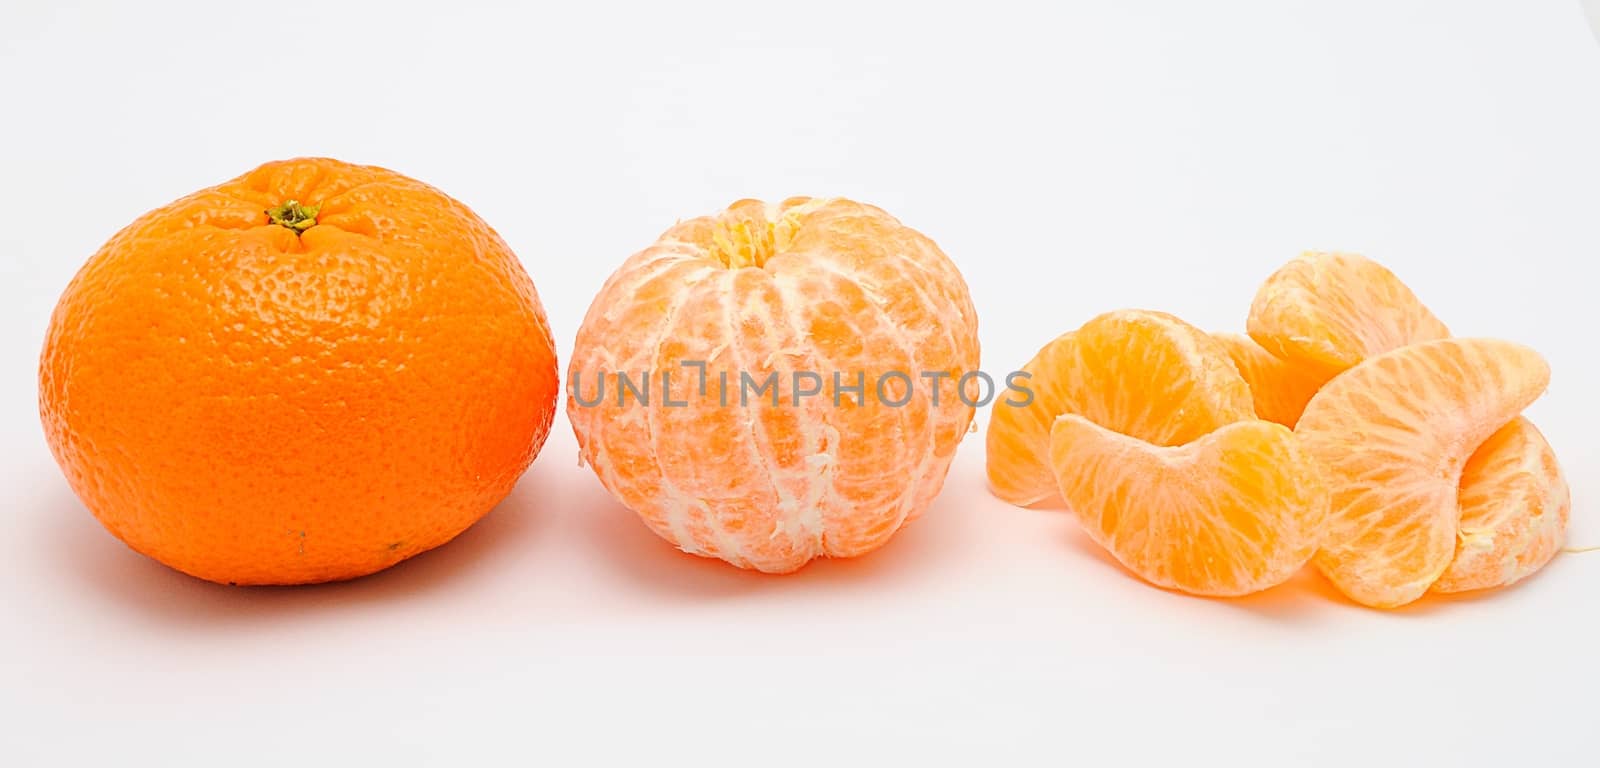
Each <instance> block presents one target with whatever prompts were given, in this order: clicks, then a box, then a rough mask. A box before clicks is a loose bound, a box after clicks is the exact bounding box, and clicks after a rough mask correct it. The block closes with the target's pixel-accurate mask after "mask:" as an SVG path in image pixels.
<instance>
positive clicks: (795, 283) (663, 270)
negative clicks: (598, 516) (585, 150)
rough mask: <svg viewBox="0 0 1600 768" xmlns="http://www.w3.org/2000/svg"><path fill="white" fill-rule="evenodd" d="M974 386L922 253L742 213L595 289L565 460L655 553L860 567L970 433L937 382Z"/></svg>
mask: <svg viewBox="0 0 1600 768" xmlns="http://www.w3.org/2000/svg"><path fill="white" fill-rule="evenodd" d="M686 364H688V365H686ZM977 367H978V338H977V315H976V312H975V311H974V309H973V307H972V302H971V299H970V297H969V295H968V292H967V288H966V283H965V282H964V281H963V279H962V277H961V275H960V273H959V272H958V271H957V270H956V268H955V265H954V264H953V263H952V262H951V261H950V260H949V259H948V258H947V257H946V256H945V255H944V253H943V252H942V251H940V250H939V248H938V246H936V245H935V244H934V243H933V241H931V240H929V239H928V238H927V237H925V236H923V235H922V234H920V233H918V232H916V231H915V230H913V229H911V228H909V227H906V226H905V225H903V224H901V223H900V222H899V221H897V220H895V219H894V218H893V217H891V216H890V215H889V214H887V213H885V212H883V211H882V210H880V209H878V208H875V207H873V206H870V205H865V204H862V203H857V202H853V201H850V200H845V199H842V198H832V199H821V198H803V197H802V198H791V199H788V200H785V201H783V202H782V203H779V204H769V203H763V202H760V201H755V200H741V201H738V202H736V203H734V204H733V205H731V206H729V207H728V209H727V210H725V211H723V212H721V213H718V214H716V215H713V216H704V217H699V218H695V219H691V220H688V221H684V222H681V223H679V224H678V225H676V226H674V227H672V228H671V229H669V230H668V231H667V232H666V233H664V234H663V235H662V236H661V238H660V239H659V240H658V241H657V242H656V243H655V244H654V245H652V246H650V247H649V248H646V249H645V250H643V251H641V252H639V253H638V254H635V255H634V256H632V257H630V258H629V259H628V260H627V261H626V262H624V263H623V265H622V266H621V267H619V268H618V269H617V271H616V272H615V273H613V274H612V275H611V277H610V278H609V279H608V280H607V281H606V284H605V286H604V287H603V288H602V289H601V291H600V293H599V294H598V295H597V296H596V297H595V299H594V301H593V302H592V303H591V305H590V307H589V311H588V314H587V315H586V316H585V318H584V322H583V325H582V327H581V328H580V329H579V331H578V338H577V343H576V345H575V348H574V350H573V361H572V364H571V368H570V373H569V382H568V384H569V396H568V401H567V414H568V418H569V420H570V421H571V423H572V428H573V432H574V434H575V435H576V436H577V438H578V445H579V450H580V455H581V457H582V460H583V461H584V462H585V463H587V464H588V465H589V466H590V467H592V468H593V470H594V472H595V474H596V476H597V477H599V479H600V481H601V483H602V484H603V485H604V486H605V487H606V489H607V490H609V491H610V492H611V493H612V494H613V495H614V496H615V497H616V498H617V499H618V500H619V501H621V502H622V504H623V505H624V506H626V507H628V508H630V509H632V510H634V511H635V512H636V513H638V514H639V516H640V517H641V518H642V519H643V520H644V522H645V523H646V524H647V525H648V526H649V528H650V529H651V530H652V531H654V532H655V533H656V534H657V535H659V536H661V537H662V538H663V539H666V540H667V541H669V542H671V543H673V544H675V545H676V546H677V547H679V548H680V549H682V550H684V551H686V552H690V553H693V554H696V555H701V556H705V557H713V558H719V559H722V560H725V561H727V562H730V563H732V564H734V565H736V566H739V567H742V568H750V569H755V570H760V571H765V572H772V573H785V572H790V571H794V570H796V569H798V568H800V567H801V566H803V565H805V564H806V563H807V562H809V561H811V560H812V559H814V558H817V557H823V556H830V557H851V556H855V555H861V554H865V553H867V552H870V551H872V550H874V549H877V548H878V547H881V546H883V544H885V543H886V542H887V541H888V540H889V538H890V537H891V536H892V535H893V534H894V533H895V532H896V531H898V530H900V528H902V527H903V526H904V525H905V524H906V523H907V522H908V521H910V520H912V519H915V518H916V517H917V516H918V515H920V514H921V513H922V512H923V511H924V510H926V509H927V507H928V506H929V505H930V504H931V503H932V501H933V498H934V496H936V495H937V494H938V492H939V490H940V488H941V487H942V486H943V483H944V479H945V475H946V472H947V471H948V469H949V466H950V461H951V459H952V458H953V457H954V454H955V450H956V447H957V445H958V444H959V443H960V441H961V439H962V437H963V436H965V434H966V431H967V429H968V426H969V425H970V424H971V420H972V413H973V407H972V406H971V405H969V404H968V403H967V402H964V401H963V400H962V398H960V397H959V396H958V394H959V393H958V392H957V390H956V383H955V382H956V381H957V378H958V377H959V376H960V375H961V374H963V373H966V372H968V371H975V370H977ZM617 372H627V373H629V374H631V375H632V376H633V377H634V378H638V377H640V376H641V375H643V374H644V373H645V372H649V374H650V376H651V377H652V381H653V382H654V383H655V385H656V387H657V389H656V390H655V395H656V396H655V397H653V398H651V399H649V400H648V401H647V402H641V400H640V399H639V398H636V397H633V396H631V395H630V396H629V397H626V398H623V399H622V400H620V401H619V400H618V398H617V392H616V384H617V383H618V382H617V379H616V378H615V376H616V373H617ZM894 372H899V373H901V374H905V378H904V379H903V380H897V379H894V378H892V375H893V374H894ZM925 372H943V373H944V374H945V375H944V377H942V378H937V377H933V378H930V377H929V376H924V375H922V374H923V373H925ZM663 373H666V374H668V376H669V378H671V379H672V380H673V383H672V391H671V400H672V402H671V403H669V402H667V400H666V399H665V398H664V397H663V396H662V391H661V389H660V386H661V380H660V377H661V375H662V374H663ZM808 375H814V376H815V377H816V378H815V379H811V378H805V380H804V383H801V377H808ZM745 377H748V379H749V383H748V386H747V385H746V382H745V381H744V378H745ZM769 377H775V378H774V379H773V381H774V385H773V387H772V388H771V389H767V388H766V387H765V386H764V385H765V384H766V382H767V381H768V379H769ZM836 377H837V378H836ZM885 377H889V378H887V384H885V385H884V386H883V388H882V389H881V391H880V389H879V387H878V384H879V382H880V380H885ZM601 381H604V382H605V384H604V385H603V386H604V387H606V389H605V391H603V392H602V391H601V387H602V384H601V383H600V382H601ZM802 388H804V390H805V392H810V390H811V389H813V388H816V389H818V391H817V392H816V393H815V394H802ZM752 393H755V394H752ZM601 395H603V396H601ZM774 398H776V400H774ZM591 403H592V404H591Z"/></svg>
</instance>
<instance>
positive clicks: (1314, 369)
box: [1247, 253, 1450, 381]
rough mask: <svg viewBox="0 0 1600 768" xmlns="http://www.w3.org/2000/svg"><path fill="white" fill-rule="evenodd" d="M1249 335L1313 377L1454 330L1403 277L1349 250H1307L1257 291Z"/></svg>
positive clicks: (1325, 375) (1330, 374) (1325, 376)
mask: <svg viewBox="0 0 1600 768" xmlns="http://www.w3.org/2000/svg"><path fill="white" fill-rule="evenodd" d="M1247 329H1248V330H1249V332H1250V337H1251V338H1253V339H1255V340H1256V342H1257V343H1259V344H1260V345H1261V346H1262V347H1264V348H1265V349H1266V350H1267V351H1268V352H1271V353H1272V354H1273V355H1274V356H1275V357H1278V358H1280V359H1282V360H1284V361H1285V362H1287V363H1289V364H1290V365H1292V366H1293V367H1295V368H1296V369H1297V370H1299V371H1302V372H1303V373H1304V375H1306V376H1309V377H1321V379H1322V380H1323V381H1326V380H1328V379H1331V378H1333V377H1334V376H1335V375H1337V374H1338V373H1340V372H1341V371H1344V370H1345V369H1347V368H1349V367H1351V366H1353V365H1355V364H1357V363H1359V362H1361V361H1362V360H1365V359H1367V358H1369V357H1372V356H1374V355H1380V354H1383V353H1384V352H1388V351H1390V350H1393V349H1398V348H1399V347H1402V346H1405V345H1407V344H1415V343H1418V342H1423V341H1433V340H1435V339H1443V338H1446V337H1448V336H1449V335H1450V331H1449V329H1447V328H1445V325H1444V323H1441V322H1439V319H1438V318H1436V317H1434V316H1433V313H1432V312H1430V311H1428V308H1427V307H1425V306H1423V305H1422V302H1421V301H1419V300H1418V299H1417V297H1416V295H1415V294H1413V293H1412V292H1411V289H1410V288H1407V287H1406V285H1405V283H1402V282H1400V279H1399V278H1397V277H1395V275H1394V273H1392V272H1390V271H1389V270H1388V269H1386V268H1384V267H1383V266H1382V265H1381V264H1378V263H1377V262H1375V261H1373V260H1371V259H1368V258H1366V257H1363V256H1358V255H1355V254H1348V253H1306V254H1304V255H1302V256H1300V258H1297V259H1295V260H1293V261H1291V262H1289V263H1288V264H1285V265H1284V266H1283V267H1282V268H1280V269H1279V270H1278V271H1277V272H1275V273H1273V274H1272V276H1271V277H1268V278H1267V281H1266V282H1265V283H1264V284H1263V285H1262V286H1261V289H1260V290H1259V291H1257V292H1256V297H1255V300H1254V301H1253V302H1252V303H1251V305H1250V318H1249V321H1248V324H1247Z"/></svg>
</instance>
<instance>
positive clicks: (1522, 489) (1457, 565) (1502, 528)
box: [1433, 417, 1572, 592]
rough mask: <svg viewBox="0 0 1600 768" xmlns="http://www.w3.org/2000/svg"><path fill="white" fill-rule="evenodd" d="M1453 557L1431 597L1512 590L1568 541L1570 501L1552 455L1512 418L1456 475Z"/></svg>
mask: <svg viewBox="0 0 1600 768" xmlns="http://www.w3.org/2000/svg"><path fill="white" fill-rule="evenodd" d="M1459 500H1460V507H1461V519H1460V524H1459V526H1458V529H1457V534H1456V554H1455V559H1454V560H1452V561H1451V563H1450V567H1449V568H1446V569H1445V572H1444V575H1442V576H1440V577H1439V580H1438V581H1437V582H1434V584H1433V591H1435V592H1466V591H1469V590H1476V589H1490V588H1493V587H1502V586H1507V585H1510V584H1514V583H1516V582H1518V581H1520V580H1522V579H1523V578H1525V577H1527V576H1528V575H1530V574H1532V573H1533V572H1535V571H1537V570H1539V569H1540V568H1543V567H1544V566H1545V564H1546V563H1548V562H1550V559H1551V558H1553V557H1555V555H1556V553H1557V552H1559V551H1560V550H1561V543H1562V542H1563V541H1564V540H1565V538H1566V530H1567V519H1568V516H1569V515H1570V513H1571V509H1572V495H1571V492H1570V491H1569V490H1568V487H1567V481H1566V477H1565V476H1564V475H1563V474H1562V471H1561V465H1560V463H1559V462H1557V461H1556V455H1555V451H1554V450H1553V449H1552V448H1551V447H1550V443H1549V442H1548V441H1546V440H1545V437H1544V435H1543V434H1542V433H1540V432H1539V430H1538V428H1537V427H1535V426H1534V425H1533V423H1532V422H1530V421H1528V420H1527V419H1525V418H1520V417H1519V418H1517V419H1515V420H1513V421H1512V422H1511V423H1510V424H1507V425H1505V426H1504V427H1502V428H1501V429H1500V431H1498V432H1496V433H1494V435H1492V436H1490V438H1489V439H1488V440H1487V441H1485V442H1484V443H1483V445H1481V446H1479V448H1478V450H1477V451H1475V452H1474V453H1473V454H1472V457H1471V458H1469V459H1468V460H1467V464H1466V467H1465V469H1463V470H1462V472H1461V486H1460V493H1459Z"/></svg>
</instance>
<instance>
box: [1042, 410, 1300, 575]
mask: <svg viewBox="0 0 1600 768" xmlns="http://www.w3.org/2000/svg"><path fill="white" fill-rule="evenodd" d="M1050 461H1051V464H1052V465H1053V466H1054V467H1055V471H1056V477H1057V480H1058V483H1059V487H1060V489H1061V493H1062V495H1063V497H1064V498H1065V500H1066V503H1067V506H1068V508H1070V509H1071V510H1072V511H1073V513H1074V514H1075V515H1077V516H1078V518H1079V520H1080V522H1081V523H1082V524H1083V527H1084V529H1085V531H1087V532H1088V534H1089V536H1090V537H1091V538H1093V539H1094V540H1095V541H1096V542H1098V543H1099V544H1100V545H1101V546H1104V547H1105V548H1106V549H1107V550H1108V551H1110V552H1111V553H1112V554H1113V555H1114V556H1115V557H1116V558H1117V560H1118V561H1120V562H1121V563H1122V564H1123V565H1124V566H1126V567H1127V568H1128V569H1129V570H1130V571H1132V572H1133V573H1135V574H1137V575H1138V576H1140V577H1141V578H1143V579H1145V580H1147V581H1149V582H1151V583H1152V584H1156V585H1158V586H1162V587H1167V588H1171V589H1177V590H1181V591H1184V592H1189V593H1192V594H1198V595H1209V596H1232V595H1243V594H1249V593H1252V592H1256V591H1260V590H1262V589H1266V588H1268V587H1271V586H1274V585H1276V584H1279V583H1282V582H1283V581H1286V580H1288V579H1289V578H1290V577H1291V576H1293V575H1294V573H1295V572H1296V571H1298V570H1299V569H1300V567H1301V566H1303V565H1304V564H1305V563H1306V562H1307V561H1308V560H1309V559H1310V558H1311V556H1312V553H1313V552H1315V550H1316V545H1317V533H1318V531H1319V529H1320V527H1321V524H1322V520H1323V518H1324V516H1325V515H1326V513H1327V508H1328V494H1327V488H1326V486H1325V485H1324V484H1323V482H1322V479H1321V474H1320V472H1319V471H1318V468H1317V466H1316V465H1315V463H1314V462H1313V460H1312V459H1311V458H1310V457H1309V456H1307V455H1306V454H1305V453H1304V452H1303V451H1302V450H1301V449H1300V447H1299V445H1298V442H1297V439H1296V438H1295V436H1294V434H1293V433H1292V432H1290V431H1289V430H1288V429H1287V428H1285V427H1283V426H1282V425H1279V424H1273V423H1271V422H1267V421H1259V420H1247V421H1239V422H1235V423H1232V424H1228V425H1225V426H1223V427H1221V428H1219V429H1217V430H1215V431H1213V432H1211V433H1208V434H1206V435H1203V436H1201V437H1200V438H1198V439H1196V440H1194V441H1192V442H1189V443H1187V444H1185V445H1182V446H1177V447H1163V446H1157V445H1153V444H1151V443H1148V442H1145V441H1142V440H1139V439H1136V438H1133V437H1129V436H1127V435H1122V434H1118V433H1116V432H1113V431H1111V430H1108V429H1106V428H1104V427H1102V426H1100V425H1098V424H1095V423H1093V422H1091V421H1089V420H1087V419H1085V418H1083V417H1081V416H1077V415H1073V414H1069V415H1065V416H1062V417H1060V418H1059V419H1057V420H1056V422H1055V424H1054V426H1053V428H1052V430H1051V437H1050Z"/></svg>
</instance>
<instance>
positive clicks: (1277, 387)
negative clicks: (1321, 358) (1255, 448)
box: [1213, 333, 1327, 429]
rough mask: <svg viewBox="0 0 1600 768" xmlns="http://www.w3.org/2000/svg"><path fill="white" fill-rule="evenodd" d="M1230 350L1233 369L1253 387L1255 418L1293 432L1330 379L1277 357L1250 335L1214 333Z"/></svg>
mask: <svg viewBox="0 0 1600 768" xmlns="http://www.w3.org/2000/svg"><path fill="white" fill-rule="evenodd" d="M1213 335H1214V336H1215V337H1216V339H1217V341H1219V342H1221V343H1222V346H1223V347H1224V348H1225V349H1227V350H1228V355H1229V356H1230V357H1231V358H1232V359H1233V364H1234V367H1236V368H1238V369H1239V373H1240V375H1242V376H1244V380H1245V382H1246V383H1248V384H1249V385H1250V396H1251V398H1252V399H1253V400H1254V401H1255V406H1256V416H1258V417H1260V418H1263V419H1266V420H1267V421H1271V422H1275V423H1278V424H1282V425H1284V426H1286V427H1289V428H1291V429H1293V428H1294V425H1295V423H1296V422H1298V421H1299V420H1300V413H1301V412H1302V411H1304V410H1305V408H1306V403H1309V402H1311V397H1312V395H1315V394H1316V393H1317V390H1318V389H1321V388H1322V385H1323V384H1325V383H1327V379H1325V378H1323V377H1322V376H1319V375H1316V374H1312V373H1307V372H1306V371H1305V370H1304V369H1303V368H1301V367H1300V366H1296V365H1292V364H1290V363H1287V362H1284V361H1283V360H1280V359H1278V358H1277V357H1274V356H1273V355H1272V353H1270V352H1268V351H1267V350H1266V349H1264V348H1263V347H1262V346H1261V345H1260V344H1257V343H1256V342H1255V340H1254V339H1251V338H1250V337H1249V336H1243V335H1240V334H1236V333H1219V334H1213Z"/></svg>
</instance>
